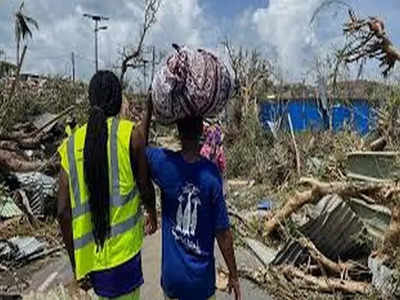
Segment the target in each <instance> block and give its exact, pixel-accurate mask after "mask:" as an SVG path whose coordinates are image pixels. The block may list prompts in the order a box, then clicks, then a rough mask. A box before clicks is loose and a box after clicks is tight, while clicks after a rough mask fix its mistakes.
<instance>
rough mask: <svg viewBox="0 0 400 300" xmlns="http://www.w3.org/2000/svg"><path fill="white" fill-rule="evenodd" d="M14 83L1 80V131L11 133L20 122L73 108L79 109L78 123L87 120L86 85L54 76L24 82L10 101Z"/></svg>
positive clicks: (77, 112) (77, 111)
mask: <svg viewBox="0 0 400 300" xmlns="http://www.w3.org/2000/svg"><path fill="white" fill-rule="evenodd" d="M11 85H12V80H9V79H6V80H3V81H0V90H1V92H0V106H1V107H2V108H3V109H4V112H3V113H2V115H1V116H2V118H0V128H1V130H3V132H4V131H8V130H10V129H12V128H13V127H14V126H15V125H16V124H18V123H25V122H26V121H28V120H29V118H30V117H32V116H35V115H39V114H42V113H44V112H49V113H54V114H57V113H60V112H61V111H63V110H64V109H66V108H68V107H69V106H71V105H75V106H76V108H77V109H76V110H75V113H76V118H77V120H78V122H79V123H84V122H85V121H86V118H87V116H86V112H87V108H88V100H87V86H86V85H85V84H83V83H79V82H78V83H72V82H70V81H66V80H64V79H61V78H58V77H55V78H48V79H39V80H28V81H21V82H20V83H19V86H18V88H17V89H16V92H15V94H14V96H13V98H12V99H11V101H10V98H9V93H10V90H11Z"/></svg>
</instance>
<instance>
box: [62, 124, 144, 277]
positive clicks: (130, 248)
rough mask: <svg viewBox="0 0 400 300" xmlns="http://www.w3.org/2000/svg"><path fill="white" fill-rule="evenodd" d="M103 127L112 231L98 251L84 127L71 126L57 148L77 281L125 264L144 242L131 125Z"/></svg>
mask: <svg viewBox="0 0 400 300" xmlns="http://www.w3.org/2000/svg"><path fill="white" fill-rule="evenodd" d="M107 125H108V145H107V149H108V151H107V153H108V166H109V172H110V174H109V180H110V223H111V224H110V225H111V230H110V234H109V236H108V237H107V239H106V241H105V243H104V247H103V248H101V249H100V250H98V249H97V246H96V244H95V242H94V237H93V232H92V230H93V225H92V221H91V213H90V207H89V202H88V200H89V199H88V190H87V186H86V183H85V180H84V171H83V149H84V146H85V137H86V125H84V126H83V127H80V128H78V129H76V131H75V132H74V133H73V134H72V135H71V136H70V137H69V138H68V139H66V140H65V141H64V142H63V144H62V145H61V146H60V148H59V150H58V151H59V153H60V156H61V165H62V167H63V168H64V170H65V172H66V173H67V174H68V179H69V191H70V201H71V209H72V218H73V220H72V231H73V239H74V256H75V264H76V270H75V273H76V277H77V280H79V279H81V278H83V277H85V276H86V275H87V274H89V273H90V272H92V271H101V270H107V269H110V268H113V267H116V266H119V265H121V264H123V263H125V262H127V261H128V260H130V259H131V258H133V257H134V256H135V255H136V254H138V253H139V251H140V249H141V247H142V243H143V231H144V224H143V217H142V216H143V214H142V211H141V200H140V196H139V192H138V189H137V186H136V182H135V178H134V175H133V171H132V167H131V166H132V164H131V158H130V151H129V149H130V138H131V133H132V130H133V127H134V124H133V123H132V122H130V121H125V120H120V119H118V118H109V119H108V120H107ZM99 163H100V162H99ZM97 250H98V251H97Z"/></svg>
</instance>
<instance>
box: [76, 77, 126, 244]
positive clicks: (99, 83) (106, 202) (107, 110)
mask: <svg viewBox="0 0 400 300" xmlns="http://www.w3.org/2000/svg"><path fill="white" fill-rule="evenodd" d="M89 102H90V106H91V109H90V114H89V121H88V123H87V130H86V139H85V149H84V160H83V162H84V176H85V182H86V185H87V188H88V192H89V206H90V211H91V215H92V223H93V227H94V228H93V235H94V240H95V243H96V245H97V246H98V247H100V248H102V247H103V246H104V242H105V240H106V238H107V235H108V234H109V233H110V190H109V175H108V157H107V140H108V129H107V118H108V117H111V116H116V115H117V114H118V113H119V111H120V109H121V104H122V93H121V84H120V82H119V80H118V78H117V77H116V76H115V75H114V74H113V73H112V72H110V71H98V72H97V73H96V74H95V75H94V76H93V77H92V79H91V80H90V84H89Z"/></svg>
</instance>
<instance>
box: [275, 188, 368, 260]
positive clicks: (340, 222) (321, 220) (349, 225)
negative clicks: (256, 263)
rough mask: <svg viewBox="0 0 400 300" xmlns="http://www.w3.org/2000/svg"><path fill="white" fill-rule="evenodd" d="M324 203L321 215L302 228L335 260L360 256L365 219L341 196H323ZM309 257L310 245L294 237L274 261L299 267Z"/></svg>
mask: <svg viewBox="0 0 400 300" xmlns="http://www.w3.org/2000/svg"><path fill="white" fill-rule="evenodd" d="M320 205H321V206H323V210H322V211H321V213H320V214H319V215H318V217H317V218H315V219H314V220H311V221H309V222H308V223H307V224H305V225H304V226H302V227H300V228H299V231H300V232H301V233H302V234H303V235H304V236H305V237H306V238H308V239H310V240H311V242H312V243H313V244H314V245H315V246H316V247H317V248H318V249H319V251H321V252H322V253H323V254H324V255H325V256H326V257H327V258H329V259H331V260H337V259H338V258H341V259H344V258H347V259H349V258H356V257H357V255H359V253H360V252H361V251H360V248H361V247H363V245H362V244H360V243H359V242H358V240H359V239H360V235H361V234H362V232H363V230H364V225H363V223H362V222H361V220H360V219H359V218H358V217H357V215H356V214H355V213H354V212H353V211H352V210H351V208H350V207H349V205H347V204H346V203H345V202H343V200H342V199H341V198H340V197H339V196H337V195H330V196H328V197H325V198H323V199H322V200H321V202H320ZM354 253H356V255H354ZM309 258H310V256H309V253H308V249H307V248H306V247H303V246H302V245H301V244H300V243H299V242H297V241H295V240H290V241H289V242H288V243H287V244H286V245H285V246H284V247H283V248H282V249H281V251H280V252H279V253H278V255H277V256H276V257H275V259H274V260H273V262H272V263H273V264H274V265H282V264H286V265H295V266H299V265H301V264H304V263H307V261H308V260H309Z"/></svg>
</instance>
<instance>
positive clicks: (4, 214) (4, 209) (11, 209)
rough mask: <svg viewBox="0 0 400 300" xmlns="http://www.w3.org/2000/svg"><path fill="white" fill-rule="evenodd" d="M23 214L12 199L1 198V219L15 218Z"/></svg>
mask: <svg viewBox="0 0 400 300" xmlns="http://www.w3.org/2000/svg"><path fill="white" fill-rule="evenodd" d="M22 214H23V213H22V211H21V210H20V209H19V207H18V206H17V205H16V204H15V202H14V200H13V199H12V198H10V197H1V198H0V218H4V219H7V218H13V217H16V216H21V215H22Z"/></svg>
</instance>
